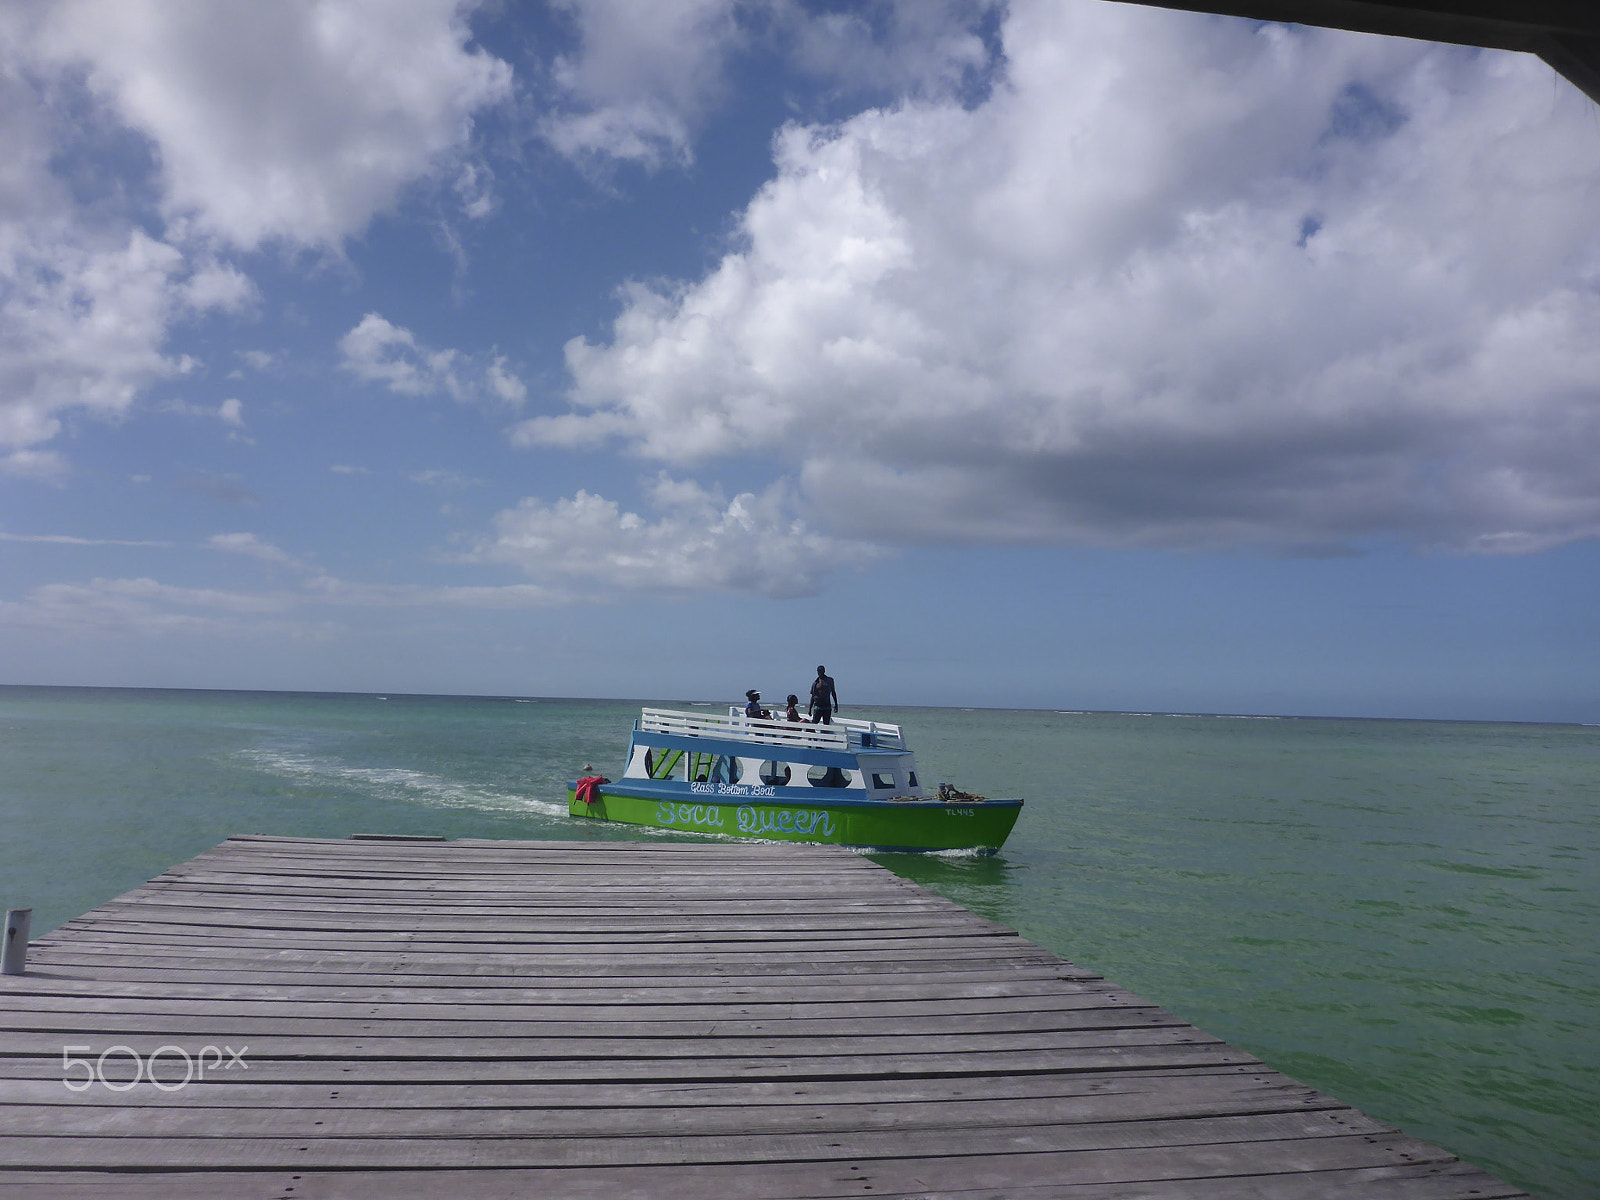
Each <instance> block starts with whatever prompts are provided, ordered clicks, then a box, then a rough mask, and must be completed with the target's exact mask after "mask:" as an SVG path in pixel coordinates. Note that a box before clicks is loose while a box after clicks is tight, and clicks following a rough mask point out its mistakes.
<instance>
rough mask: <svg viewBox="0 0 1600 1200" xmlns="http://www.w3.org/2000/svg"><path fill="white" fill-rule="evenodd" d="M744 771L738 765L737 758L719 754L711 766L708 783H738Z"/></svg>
mask: <svg viewBox="0 0 1600 1200" xmlns="http://www.w3.org/2000/svg"><path fill="white" fill-rule="evenodd" d="M743 774H744V770H743V768H742V767H741V766H740V765H739V760H738V758H736V757H734V756H732V755H726V754H719V755H717V758H716V761H715V762H713V763H712V764H711V778H710V780H709V781H708V782H710V783H738V782H739V780H740V778H741V777H742V776H743Z"/></svg>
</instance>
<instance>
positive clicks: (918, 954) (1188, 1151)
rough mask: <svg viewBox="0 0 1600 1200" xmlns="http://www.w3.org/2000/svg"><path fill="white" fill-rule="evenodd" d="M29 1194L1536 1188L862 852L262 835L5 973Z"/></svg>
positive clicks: (345, 1197) (1, 1189)
mask: <svg viewBox="0 0 1600 1200" xmlns="http://www.w3.org/2000/svg"><path fill="white" fill-rule="evenodd" d="M0 1108H3V1115H4V1121H3V1124H0V1193H4V1194H6V1195H26V1196H33V1197H51V1198H56V1197H84V1198H89V1197H93V1198H95V1200H107V1198H116V1197H132V1198H136V1200H145V1198H150V1200H154V1198H155V1197H161V1198H162V1200H198V1198H201V1197H204V1198H206V1200H214V1198H218V1197H229V1198H231V1200H258V1198H260V1200H266V1198H275V1200H307V1198H309V1200H379V1198H382V1200H438V1198H441V1197H448V1198H459V1200H489V1198H493V1200H502V1198H503V1200H511V1198H513V1197H536V1198H538V1200H631V1198H638V1200H780V1198H782V1200H790V1198H794V1200H798V1198H802V1197H830V1198H831V1197H863V1196H864V1197H907V1198H909V1197H926V1198H932V1197H950V1198H962V1200H982V1198H999V1197H1022V1198H1039V1200H1042V1198H1044V1197H1053V1196H1062V1197H1073V1198H1076V1200H1112V1198H1117V1200H1132V1198H1134V1197H1139V1198H1147V1200H1177V1198H1180V1197H1181V1198H1185V1200H1252V1198H1254V1200H1304V1198H1310V1197H1319V1198H1327V1200H1335V1198H1337V1200H1358V1198H1359V1200H1493V1198H1496V1197H1501V1198H1503V1197H1516V1196H1523V1195H1524V1193H1522V1192H1519V1191H1518V1190H1516V1189H1515V1188H1513V1187H1510V1186H1509V1185H1507V1184H1504V1183H1501V1182H1500V1181H1498V1180H1496V1179H1494V1178H1492V1177H1491V1176H1489V1175H1487V1174H1485V1173H1484V1172H1482V1171H1479V1170H1477V1169H1476V1168H1473V1167H1471V1166H1468V1165H1466V1164H1464V1163H1462V1162H1460V1161H1459V1160H1457V1159H1456V1158H1454V1157H1452V1156H1451V1155H1450V1154H1448V1153H1446V1152H1445V1151H1443V1150H1440V1149H1438V1148H1436V1147H1434V1146H1430V1145H1427V1144H1426V1143H1423V1142H1420V1141H1418V1140H1416V1139H1415V1138H1411V1137H1408V1136H1406V1135H1405V1134H1402V1133H1399V1132H1397V1131H1395V1130H1394V1129H1392V1128H1389V1127H1387V1126H1384V1125H1382V1124H1381V1123H1379V1122H1377V1121H1375V1120H1372V1119H1371V1118H1369V1117H1367V1116H1364V1115H1363V1114H1362V1113H1360V1112H1357V1111H1355V1110H1354V1109H1352V1108H1350V1107H1349V1106H1347V1105H1345V1104H1342V1103H1340V1102H1339V1101H1338V1100H1335V1099H1333V1098H1332V1097H1330V1096H1327V1095H1325V1094H1323V1093H1320V1092H1317V1091H1315V1090H1313V1089H1311V1088H1308V1087H1305V1086H1303V1085H1301V1084H1299V1083H1297V1082H1295V1081H1294V1080H1292V1079H1289V1078H1287V1077H1285V1076H1283V1075H1280V1074H1278V1073H1276V1072H1274V1071H1272V1070H1269V1069H1267V1068H1266V1067H1265V1066H1264V1065H1263V1064H1262V1063H1261V1062H1259V1061H1258V1060H1256V1059H1255V1058H1253V1057H1251V1056H1250V1055H1249V1054H1246V1053H1244V1052H1243V1051H1240V1050H1237V1049H1234V1048H1233V1047H1231V1046H1228V1045H1226V1044H1225V1043H1223V1042H1221V1041H1218V1040H1217V1039H1216V1038H1214V1037H1211V1036H1209V1035H1207V1034H1205V1033H1203V1032H1201V1031H1200V1030H1198V1029H1195V1028H1194V1027H1192V1026H1190V1025H1187V1024H1185V1023H1184V1022H1182V1021H1180V1020H1178V1019H1177V1018H1176V1017H1174V1016H1173V1015H1172V1014H1171V1013H1168V1012H1166V1011H1164V1010H1163V1009H1161V1008H1159V1007H1157V1006H1155V1005H1153V1004H1150V1003H1147V1002H1146V1001H1144V1000H1141V999H1140V998H1139V997H1137V996H1134V995H1131V994H1129V993H1128V992H1126V991H1123V990H1122V989H1121V988H1119V987H1117V986H1116V985H1115V984H1112V983H1110V982H1108V981H1106V980H1105V979H1103V978H1101V977H1099V976H1098V975H1096V974H1095V973H1093V972H1092V971H1086V970H1080V969H1078V968H1076V967H1074V966H1072V965H1071V964H1070V963H1067V962H1063V961H1062V960H1061V959H1059V958H1057V957H1055V956H1054V955H1052V954H1049V953H1047V952H1046V951H1044V950H1043V949H1041V948H1040V947H1038V946H1035V945H1032V944H1031V943H1029V942H1027V941H1025V940H1024V939H1023V938H1021V937H1020V936H1018V935H1017V934H1016V933H1015V932H1013V931H1012V930H1009V929H1006V928H1004V927H1002V926H1000V925H997V924H995V923H994V922H992V921H989V920H986V919H985V918H983V917H980V916H978V915H976V914H974V913H972V912H969V911H968V910H966V909H964V908H962V907H960V906H959V905H957V904H955V903H953V902H951V901H948V900H945V899H942V898H941V897H939V896H936V895H933V894H931V893H929V892H927V891H925V890H923V889H921V888H919V887H917V886H916V885H914V884H912V883H909V882H907V881H906V880H904V879H901V878H899V877H898V876H896V875H894V874H893V873H892V872H890V871H888V870H886V869H884V868H882V867H879V866H877V865H875V864H874V863H872V862H870V861H869V860H868V859H866V858H864V857H862V856H860V855H858V854H855V853H852V852H850V851H848V850H844V849H840V848H837V847H826V846H797V845H783V844H742V843H720V842H718V843H711V842H707V843H694V844H688V843H677V842H667V841H664V840H657V839H651V840H649V841H640V842H632V843H623V842H514V841H477V840H460V841H451V842H445V841H433V840H427V839H404V840H399V839H352V840H315V839H300V838H283V837H257V836H250V837H235V838H230V839H229V840H228V841H226V842H224V843H222V844H221V845H219V846H217V847H215V848H214V849H212V850H209V851H207V852H205V853H203V854H201V855H199V856H198V857H197V858H194V859H191V860H190V861H188V862H185V863H181V864H179V865H177V866H175V867H173V868H172V869H171V870H169V871H167V872H166V873H165V874H163V875H161V876H160V877H158V878H156V879H154V880H152V881H151V882H150V883H148V884H146V885H144V886H143V887H140V888H138V889H136V890H134V891H132V892H129V893H128V894H126V895H124V896H121V897H118V898H117V899H115V900H113V901H111V902H109V903H107V904H105V905H103V906H101V907H100V908H97V909H95V910H94V911H93V912H90V913H88V914H86V915H85V916H83V917H80V918H78V919H77V920H74V921H70V922H68V923H67V924H66V925H64V926H62V927H61V928H60V929H58V930H56V931H55V932H53V933H51V934H50V935H48V936H46V937H42V938H40V939H38V940H36V941H35V943H34V944H33V945H32V947H31V948H30V952H29V956H28V961H27V971H26V973H25V974H22V975H17V976H0Z"/></svg>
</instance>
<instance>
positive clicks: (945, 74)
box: [540, 0, 998, 168]
mask: <svg viewBox="0 0 1600 1200" xmlns="http://www.w3.org/2000/svg"><path fill="white" fill-rule="evenodd" d="M556 7H557V8H558V10H559V11H561V12H563V13H564V14H565V15H566V16H567V18H568V20H569V21H570V23H571V25H572V27H573V29H574V31H575V33H576V36H577V42H578V45H577V47H576V49H575V50H574V51H573V52H572V53H569V54H564V55H559V56H558V57H557V58H556V59H555V60H554V61H553V62H552V64H551V68H550V80H551V83H552V85H553V88H554V94H553V96H552V98H551V111H550V112H548V113H547V114H546V115H545V117H544V118H543V120H542V122H541V127H540V128H541V131H542V133H543V134H544V136H545V138H546V139H547V140H548V141H549V142H550V144H551V145H552V146H553V147H555V149H556V150H557V151H559V152H560V153H562V154H564V155H567V156H568V157H570V158H573V159H576V160H579V161H583V162H605V161H608V160H620V161H625V162H635V163H639V164H641V165H643V166H645V167H647V168H656V167H660V166H663V165H666V164H669V163H673V164H677V165H679V166H688V165H689V164H691V163H692V162H693V161H694V140H695V135H696V133H697V132H698V130H699V128H700V127H701V126H702V125H703V124H704V122H705V120H706V118H707V116H708V114H709V113H710V112H711V111H712V110H713V109H714V108H715V107H716V106H717V105H718V104H719V103H721V102H723V101H724V100H725V99H726V97H727V96H729V95H730V94H731V93H732V89H731V87H730V85H729V77H730V74H731V72H732V70H733V69H734V67H735V64H737V63H739V62H740V61H741V59H742V57H743V56H747V55H749V54H750V53H751V52H757V51H760V52H766V53H769V54H772V55H776V56H781V57H782V58H783V59H785V60H786V61H787V62H788V64H789V65H790V66H792V67H793V68H794V69H795V70H797V71H799V72H801V73H802V74H804V75H809V76H811V77H812V78H813V79H818V80H821V81H823V82H824V83H825V84H826V85H827V86H828V87H829V88H831V89H833V90H836V91H843V92H849V93H855V94H859V93H866V92H870V93H873V94H878V95H889V94H895V95H899V94H908V95H948V94H951V93H954V92H957V91H959V89H961V88H962V87H963V86H964V85H966V84H968V83H970V82H971V81H972V80H973V79H974V78H976V77H980V76H983V75H985V74H986V73H987V70H988V68H989V66H990V63H989V58H990V55H989V51H988V49H987V48H986V47H985V46H984V44H983V40H982V39H981V38H980V37H979V36H978V35H977V34H975V33H974V32H973V30H972V27H973V25H974V24H975V23H976V22H977V20H978V18H979V17H980V15H981V14H982V13H983V12H984V10H986V9H993V8H996V7H998V5H997V4H995V3H993V2H992V0H889V2H887V3H876V4H872V5H868V6H856V7H854V8H848V7H847V8H842V9H841V10H840V11H813V10H812V8H810V7H808V6H807V5H805V4H803V3H800V2H798V0H656V2H655V3H650V4H638V3H633V2H631V0H559V2H558V4H557V6H556Z"/></svg>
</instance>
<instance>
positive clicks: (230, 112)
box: [38, 0, 511, 248]
mask: <svg viewBox="0 0 1600 1200" xmlns="http://www.w3.org/2000/svg"><path fill="white" fill-rule="evenodd" d="M473 7H475V5H473V4H470V3H464V2H462V0H278V2H275V3H271V4H254V3H240V2H233V3H215V4H178V5H175V4H169V3H164V2H163V0H63V2H61V3H57V4H53V5H51V6H49V8H48V9H47V10H46V14H47V15H46V16H45V17H44V18H43V20H42V21H41V25H42V29H41V32H40V35H39V41H38V45H39V47H40V48H41V50H42V51H43V52H44V53H45V54H47V55H48V56H49V57H50V59H52V60H53V61H54V62H57V63H61V64H63V65H67V66H71V65H74V64H82V65H83V66H84V68H85V69H86V71H87V78H88V81H89V84H90V86H91V88H92V89H93V90H94V92H95V93H96V94H97V95H99V96H101V97H103V98H104V99H105V100H106V101H107V102H108V103H109V104H110V105H112V106H113V107H114V108H115V110H116V111H117V112H118V113H119V114H120V116H121V117H122V119H123V120H124V121H125V122H126V123H127V124H128V125H129V126H130V127H132V128H134V129H137V130H139V131H140V132H142V133H143V134H145V135H146V136H147V137H149V138H150V140H151V141H152V142H153V143H154V145H155V147H156V148H157V150H158V152H159V157H160V164H161V172H162V176H163V183H164V193H165V200H164V207H165V209H166V211H167V213H168V215H169V216H170V217H175V218H176V217H183V216H188V215H192V216H193V218H194V219H195V220H196V221H197V222H198V223H199V225H200V227H201V228H203V229H204V230H206V231H208V232H210V233H213V234H216V235H218V236H220V237H222V238H224V239H226V240H227V241H228V242H230V243H232V244H233V245H235V246H239V247H245V248H251V247H255V246H257V245H259V244H260V243H261V242H263V241H265V240H268V239H273V238H282V239H285V240H287V241H289V242H291V243H294V244H300V245H325V246H330V247H331V246H337V245H338V243H339V242H340V241H341V240H342V239H344V238H346V237H348V236H350V235H351V234H354V233H356V232H358V231H359V230H361V229H362V228H364V227H365V225H366V224H367V222H368V221H369V220H370V219H371V218H372V217H373V215H374V214H376V213H378V212H381V211H383V210H385V209H387V208H389V207H390V206H392V205H393V204H394V203H395V201H396V200H397V199H398V197H399V196H400V193H401V191H402V190H403V189H404V188H405V187H406V186H407V185H408V184H411V183H412V182H414V181H416V180H418V179H420V178H422V177H424V176H426V175H428V174H430V173H432V172H433V171H434V170H436V169H437V168H438V167H439V166H440V165H441V161H442V160H448V159H450V158H452V157H455V156H459V155H460V154H462V153H463V152H464V151H465V149H466V147H467V145H468V143H469V140H470V137H471V131H472V118H473V114H474V113H475V112H477V111H478V110H480V109H482V108H484V107H486V106H489V105H494V104H498V103H500V102H501V101H503V100H504V99H506V98H507V97H508V96H509V94H510V85H511V71H510V68H509V67H508V66H507V65H506V64H505V63H503V62H500V61H499V60H498V59H495V58H493V57H492V56H490V55H488V54H486V53H485V52H484V51H482V50H479V49H468V48H467V43H468V41H469V38H470V31H469V30H468V28H467V24H466V20H465V14H466V13H467V12H469V11H470V10H471V9H472V8H473Z"/></svg>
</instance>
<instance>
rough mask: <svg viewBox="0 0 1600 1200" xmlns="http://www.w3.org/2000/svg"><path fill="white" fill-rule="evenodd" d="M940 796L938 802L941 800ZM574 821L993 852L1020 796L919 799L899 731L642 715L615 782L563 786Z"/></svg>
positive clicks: (735, 716)
mask: <svg viewBox="0 0 1600 1200" xmlns="http://www.w3.org/2000/svg"><path fill="white" fill-rule="evenodd" d="M945 797H948V798H945ZM567 808H568V811H569V812H570V813H571V814H572V815H573V816H575V817H586V818H589V819H592V820H600V821H617V822H621V823H623V824H628V825H647V826H650V827H652V828H656V829H670V830H673V831H677V832H684V833H706V834H722V835H724V836H727V837H749V838H762V839H766V840H769V841H783V842H826V843H831V844H834V845H841V846H862V847H870V848H873V849H879V850H920V851H927V850H971V851H977V852H979V853H993V852H994V851H996V850H998V849H999V848H1000V847H1001V846H1002V845H1003V844H1004V843H1005V840H1006V837H1007V835H1009V834H1010V832H1011V827H1012V826H1013V825H1015V824H1016V822H1017V817H1018V815H1019V814H1020V813H1021V811H1022V801H1021V800H1016V799H1013V800H990V799H987V798H985V797H981V796H969V795H967V794H965V793H962V792H956V791H954V790H953V789H951V788H949V787H948V786H947V785H944V786H941V787H940V788H939V789H938V791H937V792H936V793H935V794H934V795H932V796H930V795H928V794H926V793H925V792H924V790H923V788H922V784H921V781H920V780H919V779H918V778H917V768H916V761H915V758H914V757H913V755H912V753H911V750H910V748H909V747H908V746H907V745H906V742H905V737H904V735H903V733H902V732H901V729H900V727H899V726H898V725H892V724H888V723H886V722H881V721H856V720H847V719H843V718H839V719H837V720H836V721H835V723H834V724H832V725H809V724H804V723H801V724H794V723H790V722H786V721H758V720H752V719H750V718H747V717H745V716H744V715H743V714H742V713H741V712H740V710H739V709H737V708H732V709H730V710H729V713H728V715H727V716H726V717H724V716H721V715H719V714H715V713H693V712H678V711H673V710H670V709H657V708H646V709H644V710H643V712H642V713H641V714H640V716H639V719H638V720H637V721H635V722H634V726H633V737H632V740H631V742H630V744H629V747H628V759H627V763H626V764H625V766H624V767H623V770H622V774H621V777H620V778H618V779H616V780H614V781H612V780H606V781H603V782H602V781H599V780H598V779H596V778H594V777H589V778H585V779H582V780H574V781H573V782H572V783H571V784H569V785H568V788H567Z"/></svg>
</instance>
